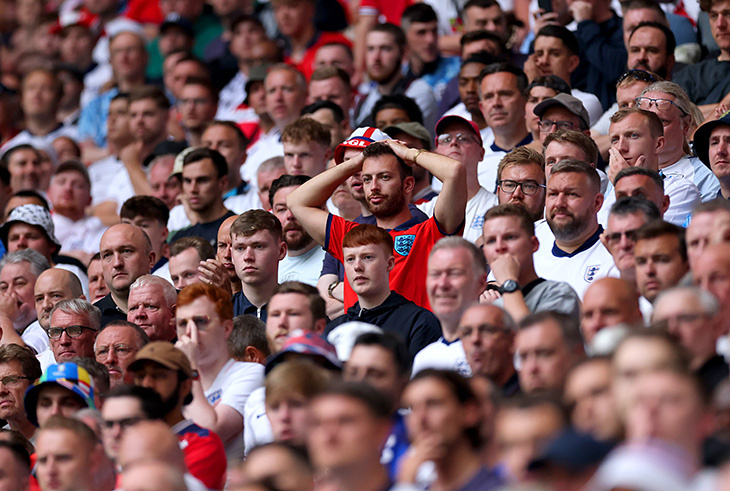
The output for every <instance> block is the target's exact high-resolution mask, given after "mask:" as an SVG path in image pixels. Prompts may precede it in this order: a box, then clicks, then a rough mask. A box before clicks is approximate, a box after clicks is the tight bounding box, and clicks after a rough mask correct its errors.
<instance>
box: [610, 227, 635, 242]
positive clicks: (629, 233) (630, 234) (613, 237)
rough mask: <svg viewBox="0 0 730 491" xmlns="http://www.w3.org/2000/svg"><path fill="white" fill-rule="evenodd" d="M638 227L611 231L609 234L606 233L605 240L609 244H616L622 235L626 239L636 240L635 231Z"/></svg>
mask: <svg viewBox="0 0 730 491" xmlns="http://www.w3.org/2000/svg"><path fill="white" fill-rule="evenodd" d="M638 230H639V229H633V230H626V231H624V232H613V233H610V234H606V241H607V242H608V243H609V244H618V243H619V242H621V238H622V237H626V240H630V241H631V242H636V232H638Z"/></svg>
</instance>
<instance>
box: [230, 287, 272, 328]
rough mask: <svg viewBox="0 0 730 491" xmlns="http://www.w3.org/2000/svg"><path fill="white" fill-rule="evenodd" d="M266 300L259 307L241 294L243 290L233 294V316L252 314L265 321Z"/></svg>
mask: <svg viewBox="0 0 730 491" xmlns="http://www.w3.org/2000/svg"><path fill="white" fill-rule="evenodd" d="M268 305H269V304H268V302H267V303H265V304H264V305H262V306H261V307H260V308H259V307H257V306H255V305H254V304H252V303H251V302H250V301H249V299H248V298H246V295H244V294H243V290H241V291H240V292H238V293H236V294H235V295H233V316H234V317H235V316H239V315H244V314H245V315H253V316H254V317H256V318H257V319H261V321H263V322H266V317H267V312H266V309H267V307H268Z"/></svg>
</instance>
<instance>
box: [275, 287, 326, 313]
mask: <svg viewBox="0 0 730 491" xmlns="http://www.w3.org/2000/svg"><path fill="white" fill-rule="evenodd" d="M285 293H297V294H299V295H304V296H305V297H307V299H308V300H309V310H310V312H312V319H314V321H318V320H320V319H327V307H326V305H325V303H324V299H323V298H322V296H321V295H320V294H319V290H317V289H316V288H315V287H313V286H312V285H308V284H306V283H302V282H301V281H285V282H284V283H282V284H280V285H279V286H277V287H276V288H275V289H274V293H273V294H272V295H271V296H272V297H273V296H274V295H278V294H285Z"/></svg>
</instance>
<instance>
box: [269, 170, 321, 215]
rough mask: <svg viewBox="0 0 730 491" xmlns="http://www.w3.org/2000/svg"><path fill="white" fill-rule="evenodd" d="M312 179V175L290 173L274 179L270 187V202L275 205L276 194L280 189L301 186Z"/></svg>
mask: <svg viewBox="0 0 730 491" xmlns="http://www.w3.org/2000/svg"><path fill="white" fill-rule="evenodd" d="M310 179H311V177H309V176H292V175H289V174H284V175H283V176H281V177H278V178H276V179H274V181H273V182H272V183H271V187H270V188H269V203H271V206H272V207H273V206H274V196H275V195H276V192H277V191H278V190H280V189H282V188H288V187H291V186H301V185H302V184H304V183H305V182H307V181H308V180H310Z"/></svg>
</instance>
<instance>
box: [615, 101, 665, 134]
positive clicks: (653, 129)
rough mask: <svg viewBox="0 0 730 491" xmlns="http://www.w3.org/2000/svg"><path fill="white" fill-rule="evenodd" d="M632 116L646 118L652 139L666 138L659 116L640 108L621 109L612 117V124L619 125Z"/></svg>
mask: <svg viewBox="0 0 730 491" xmlns="http://www.w3.org/2000/svg"><path fill="white" fill-rule="evenodd" d="M632 114H638V115H639V116H641V117H643V118H644V120H645V121H646V127H647V128H648V129H649V135H651V137H652V138H659V137H660V136H664V126H662V120H661V119H659V116H657V115H656V113H653V112H651V111H645V110H644V109H639V108H638V107H625V108H622V109H619V110H618V111H616V112H615V113H613V115H612V116H611V118H610V120H611V123H612V124H613V123H618V122H619V121H622V120H624V119H625V118H627V117H629V116H631V115H632ZM641 126H644V125H641Z"/></svg>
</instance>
